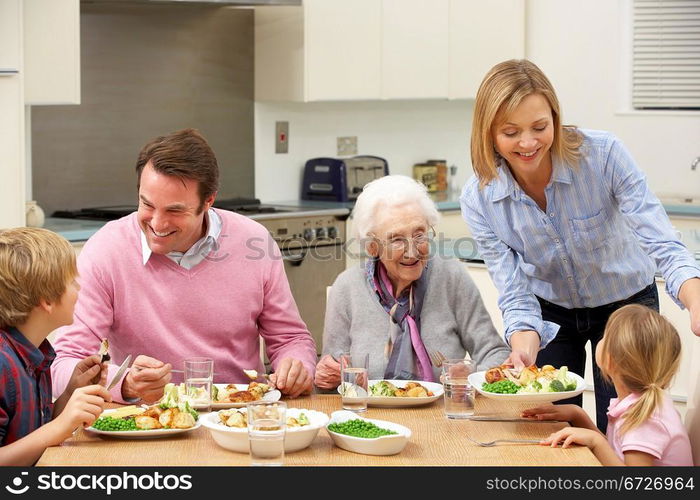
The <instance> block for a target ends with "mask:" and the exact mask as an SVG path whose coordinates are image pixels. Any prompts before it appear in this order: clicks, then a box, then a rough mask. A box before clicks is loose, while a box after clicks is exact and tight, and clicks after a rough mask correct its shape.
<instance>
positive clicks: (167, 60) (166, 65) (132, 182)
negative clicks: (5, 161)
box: [31, 3, 254, 215]
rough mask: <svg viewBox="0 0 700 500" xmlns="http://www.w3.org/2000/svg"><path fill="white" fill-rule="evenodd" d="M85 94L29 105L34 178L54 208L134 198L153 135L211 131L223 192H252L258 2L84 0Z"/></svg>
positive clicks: (37, 194) (43, 200) (37, 191)
mask: <svg viewBox="0 0 700 500" xmlns="http://www.w3.org/2000/svg"><path fill="white" fill-rule="evenodd" d="M80 21H81V85H82V90H81V94H82V103H81V104H80V105H78V106H75V105H62V106H34V107H33V108H32V116H31V120H32V122H31V123H32V137H31V139H32V182H33V184H32V188H33V195H34V196H33V197H34V198H35V199H36V200H38V202H39V204H40V205H41V206H42V207H43V208H44V210H45V212H46V213H47V215H49V214H51V213H53V211H54V210H60V209H77V208H83V207H91V206H105V205H119V204H135V203H136V200H137V196H136V175H135V173H134V165H135V163H136V158H137V155H138V152H139V150H140V149H141V147H142V146H143V145H144V144H145V143H146V142H147V141H148V140H150V139H151V138H153V137H156V136H158V135H162V134H165V133H168V132H171V131H174V130H178V129H181V128H186V127H193V128H197V129H199V130H200V131H201V132H202V134H204V136H205V137H206V138H207V139H208V141H209V143H210V144H211V146H212V148H213V149H214V151H215V153H216V155H217V158H218V160H219V167H220V168H221V188H220V191H219V197H220V198H228V197H233V196H253V194H254V139H253V134H254V130H253V128H254V123H253V122H254V102H253V99H254V86H253V78H254V71H253V55H254V53H253V50H254V49H253V47H254V26H253V11H252V10H250V9H233V8H226V7H216V6H211V5H198V6H197V5H168V6H164V5H141V4H137V5H114V4H104V5H97V4H89V3H83V4H82V5H81V19H80Z"/></svg>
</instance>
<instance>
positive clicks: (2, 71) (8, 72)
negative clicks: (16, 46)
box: [0, 68, 19, 76]
mask: <svg viewBox="0 0 700 500" xmlns="http://www.w3.org/2000/svg"><path fill="white" fill-rule="evenodd" d="M18 74H19V70H16V69H9V68H0V76H13V75H18Z"/></svg>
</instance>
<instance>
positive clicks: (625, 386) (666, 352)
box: [523, 304, 693, 466]
mask: <svg viewBox="0 0 700 500" xmlns="http://www.w3.org/2000/svg"><path fill="white" fill-rule="evenodd" d="M680 354H681V340H680V337H679V336H678V332H676V329H675V328H674V327H673V325H671V323H669V321H668V320H667V319H666V318H664V317H663V316H661V315H660V314H659V313H657V312H656V311H653V310H652V309H649V308H647V307H644V306H641V305H638V304H631V305H627V306H624V307H622V308H620V309H618V310H617V311H615V312H614V313H613V314H612V315H611V316H610V320H609V321H608V324H607V325H606V327H605V333H604V335H603V339H602V340H601V341H600V342H599V343H598V346H597V348H596V351H595V358H596V362H597V363H598V365H599V366H600V368H601V371H602V373H603V376H604V377H605V378H606V379H607V380H608V381H611V382H612V383H613V385H614V386H615V390H616V391H617V395H618V397H617V399H611V400H610V407H609V408H608V430H607V440H606V438H605V436H604V435H603V434H602V433H601V432H600V431H598V429H596V426H595V425H594V424H593V422H592V421H591V419H590V418H589V417H588V415H587V414H586V413H585V412H584V411H583V409H582V408H580V407H579V406H576V405H558V406H553V405H552V406H540V407H538V408H532V409H529V410H525V411H524V412H523V416H524V417H532V418H536V419H539V420H543V419H555V420H565V421H568V422H570V423H571V425H573V426H574V427H567V428H565V429H562V430H560V431H559V432H555V433H554V434H552V435H550V436H549V437H548V438H547V439H545V440H543V441H542V443H543V444H548V445H551V446H552V447H556V446H557V444H559V443H561V442H563V444H562V448H567V447H568V446H569V445H571V443H576V444H581V445H585V446H588V447H589V448H590V449H591V451H592V452H593V454H594V455H595V456H596V458H597V459H598V460H600V462H601V463H602V464H603V465H635V466H648V465H687V466H690V465H693V458H692V453H691V450H690V440H689V439H688V433H687V432H686V430H685V427H684V426H683V422H682V421H681V417H680V415H679V414H678V412H677V411H676V409H675V408H674V407H673V402H672V401H671V398H670V397H669V395H668V393H666V392H665V389H667V388H668V387H669V385H670V384H671V380H672V379H673V376H674V375H675V374H676V372H677V371H678V365H679V363H680Z"/></svg>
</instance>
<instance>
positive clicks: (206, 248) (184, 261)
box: [141, 208, 221, 269]
mask: <svg viewBox="0 0 700 500" xmlns="http://www.w3.org/2000/svg"><path fill="white" fill-rule="evenodd" d="M205 217H206V219H207V228H208V229H207V234H205V235H204V236H203V237H202V238H200V239H199V240H197V241H196V242H195V244H194V245H192V246H191V247H190V248H189V250H187V251H186V252H184V253H183V252H170V253H168V254H167V257H168V258H169V259H170V260H172V261H173V262H175V263H176V264H178V265H179V266H181V267H184V268H185V269H192V268H193V267H194V266H196V265H197V264H199V263H200V262H202V261H203V260H204V259H205V258H206V256H207V255H209V253H210V252H211V251H212V250H215V249H216V248H217V243H216V240H217V239H218V238H219V235H220V234H221V218H220V217H219V215H218V214H217V213H216V212H215V211H214V210H213V209H211V208H210V209H209V210H207V213H206V215H205ZM141 252H142V254H143V265H144V266H145V265H146V263H147V262H148V259H150V258H151V254H152V253H153V252H151V248H150V247H149V246H148V241H147V240H146V235H145V234H143V231H141Z"/></svg>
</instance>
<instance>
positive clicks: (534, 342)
mask: <svg viewBox="0 0 700 500" xmlns="http://www.w3.org/2000/svg"><path fill="white" fill-rule="evenodd" d="M510 348H511V353H510V356H508V359H507V360H506V361H505V364H507V365H513V366H514V367H515V368H516V369H518V370H520V369H522V368H524V367H526V366H530V365H534V364H535V361H537V353H538V352H539V350H540V336H539V334H538V333H537V332H536V331H534V330H522V331H519V332H515V333H513V335H511V336H510Z"/></svg>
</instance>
